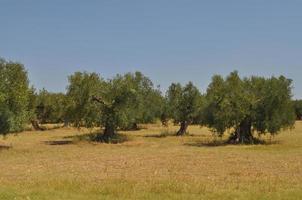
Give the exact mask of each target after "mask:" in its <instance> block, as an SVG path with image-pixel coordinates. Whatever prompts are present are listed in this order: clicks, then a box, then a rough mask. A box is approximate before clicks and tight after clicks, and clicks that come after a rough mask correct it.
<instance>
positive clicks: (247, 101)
mask: <svg viewBox="0 0 302 200" xmlns="http://www.w3.org/2000/svg"><path fill="white" fill-rule="evenodd" d="M291 95H292V94H291V80H289V79H286V78H285V77H283V76H280V77H279V78H276V77H272V78H268V79H266V78H262V77H250V78H244V79H241V78H240V77H239V75H238V73H237V72H236V71H235V72H232V73H231V74H230V75H229V76H228V77H227V78H226V79H223V78H222V77H221V76H217V75H216V76H214V77H213V78H212V83H211V84H210V85H209V87H208V90H207V94H206V106H205V109H204V111H203V113H204V115H203V122H202V123H203V124H204V125H207V126H208V127H210V128H212V129H213V131H215V132H216V133H218V134H220V135H222V134H223V133H224V132H225V131H226V130H227V129H232V128H233V129H234V130H235V132H234V134H236V137H235V138H236V139H240V140H241V139H242V140H247V141H250V139H251V138H252V132H253V131H256V132H257V133H259V134H265V133H271V134H277V133H278V132H279V131H280V130H281V129H282V128H287V127H290V126H292V125H293V123H294V114H293V108H292V103H291Z"/></svg>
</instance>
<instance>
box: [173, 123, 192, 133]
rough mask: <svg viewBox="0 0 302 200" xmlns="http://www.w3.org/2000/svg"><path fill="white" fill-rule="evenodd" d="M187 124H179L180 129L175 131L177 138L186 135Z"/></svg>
mask: <svg viewBox="0 0 302 200" xmlns="http://www.w3.org/2000/svg"><path fill="white" fill-rule="evenodd" d="M188 126H189V123H188V122H181V123H180V129H179V131H177V133H176V135H177V136H183V135H185V134H186V133H187V129H188Z"/></svg>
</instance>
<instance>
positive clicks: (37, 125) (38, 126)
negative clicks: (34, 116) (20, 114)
mask: <svg viewBox="0 0 302 200" xmlns="http://www.w3.org/2000/svg"><path fill="white" fill-rule="evenodd" d="M31 125H32V126H33V128H34V129H35V130H37V131H45V128H42V127H41V126H40V125H39V122H38V120H31Z"/></svg>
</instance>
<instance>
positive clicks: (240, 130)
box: [230, 119, 254, 143]
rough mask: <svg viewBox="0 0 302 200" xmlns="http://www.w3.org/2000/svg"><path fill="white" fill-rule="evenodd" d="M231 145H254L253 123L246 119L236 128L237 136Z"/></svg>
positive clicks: (231, 139)
mask: <svg viewBox="0 0 302 200" xmlns="http://www.w3.org/2000/svg"><path fill="white" fill-rule="evenodd" d="M230 142H231V143H253V142H254V137H253V134H252V123H251V121H250V120H248V119H245V120H244V121H242V122H241V123H240V124H239V126H238V127H237V128H236V131H235V134H234V135H233V136H232V137H231V138H230Z"/></svg>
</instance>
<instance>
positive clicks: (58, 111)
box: [36, 89, 67, 123]
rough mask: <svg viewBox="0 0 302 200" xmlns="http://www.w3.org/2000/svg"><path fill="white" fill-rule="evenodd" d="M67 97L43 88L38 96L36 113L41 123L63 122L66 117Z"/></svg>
mask: <svg viewBox="0 0 302 200" xmlns="http://www.w3.org/2000/svg"><path fill="white" fill-rule="evenodd" d="M66 106H67V105H66V97H65V95H64V94H63V93H51V92H48V91H47V90H45V89H43V90H41V91H40V92H39V94H38V95H37V97H36V115H37V119H38V120H39V121H40V122H41V123H61V122H63V121H64V119H65V113H66Z"/></svg>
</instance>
